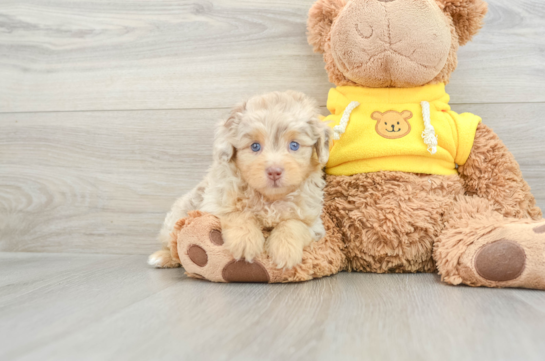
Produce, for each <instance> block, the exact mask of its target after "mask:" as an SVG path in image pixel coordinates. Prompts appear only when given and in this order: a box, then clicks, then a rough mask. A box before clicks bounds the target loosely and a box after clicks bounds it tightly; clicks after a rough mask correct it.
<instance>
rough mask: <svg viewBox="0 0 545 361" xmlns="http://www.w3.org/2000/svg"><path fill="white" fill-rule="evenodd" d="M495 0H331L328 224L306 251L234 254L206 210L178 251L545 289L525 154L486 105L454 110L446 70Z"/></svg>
mask: <svg viewBox="0 0 545 361" xmlns="http://www.w3.org/2000/svg"><path fill="white" fill-rule="evenodd" d="M486 11H487V5H486V3H485V2H484V1H482V0H348V1H345V0H318V1H317V2H316V3H315V4H314V6H313V7H312V9H311V10H310V14H309V20H308V40H309V43H310V44H311V45H312V46H313V47H314V50H315V51H317V52H319V53H322V54H323V57H324V61H325V63H326V67H325V68H326V71H327V72H328V74H329V79H330V81H331V82H332V83H334V84H335V85H336V86H337V88H333V89H331V90H330V93H329V97H328V104H327V105H328V109H329V110H330V112H331V115H330V116H328V117H327V118H326V120H327V121H329V122H330V125H331V126H332V128H333V131H334V141H333V144H332V147H331V156H330V159H329V162H328V164H327V167H326V173H327V185H326V188H325V202H324V212H323V216H322V218H323V221H324V225H325V228H326V231H327V235H326V237H324V238H323V239H322V240H321V241H319V242H316V243H315V244H313V245H312V246H311V247H309V248H308V249H306V251H305V253H304V257H303V263H302V264H300V265H298V266H296V267H294V268H293V269H290V270H279V269H276V268H275V267H274V266H273V265H272V263H271V262H270V260H269V259H268V258H267V256H266V255H263V256H261V257H258V258H257V259H256V260H255V261H254V262H253V263H251V264H250V263H246V262H245V261H235V260H233V258H232V256H231V255H230V254H229V253H228V252H227V251H226V250H225V249H223V247H222V246H221V244H222V240H221V233H220V227H219V221H218V220H217V219H216V218H215V217H213V216H210V215H207V214H203V213H201V212H193V213H191V214H190V216H189V217H188V218H185V219H182V220H180V221H179V222H178V224H177V227H176V230H175V232H174V233H173V238H172V243H171V250H172V251H173V253H174V256H175V258H177V259H180V260H181V263H182V265H183V266H184V268H185V269H186V271H187V272H188V274H189V275H190V276H193V277H199V278H206V279H209V280H211V281H217V282H237V281H248V282H252V281H253V282H295V281H305V280H310V279H313V278H319V277H323V276H328V275H332V274H335V273H337V272H340V271H359V272H377V273H388V272H395V273H399V272H436V271H438V272H439V274H441V276H442V280H443V281H444V282H447V283H450V284H455V285H456V284H460V283H464V284H467V285H471V286H488V287H525V288H536V289H545V222H543V219H542V218H541V211H540V209H539V208H538V207H536V204H535V199H534V197H533V196H532V194H531V193H530V187H529V186H528V184H527V183H526V182H525V181H524V179H523V178H522V174H521V171H520V169H519V166H518V164H517V162H516V161H515V159H514V157H513V155H512V154H511V153H510V152H509V151H508V149H507V148H506V147H505V145H504V144H503V143H502V142H501V140H500V139H499V138H498V137H497V136H496V134H494V132H493V131H492V130H491V129H490V128H489V127H487V126H486V125H484V124H483V123H482V122H481V119H480V118H479V117H478V116H475V115H473V114H469V113H464V114H457V113H455V112H453V111H451V109H450V106H449V104H448V101H449V96H448V94H447V93H446V92H445V83H447V82H448V81H449V77H450V74H451V73H452V72H453V71H454V69H455V68H456V65H457V57H456V53H457V50H458V47H459V46H460V45H464V44H466V43H467V42H468V41H469V40H471V38H472V37H473V36H474V35H475V34H476V33H477V32H478V30H479V29H480V28H481V26H482V20H483V17H484V15H485V13H486Z"/></svg>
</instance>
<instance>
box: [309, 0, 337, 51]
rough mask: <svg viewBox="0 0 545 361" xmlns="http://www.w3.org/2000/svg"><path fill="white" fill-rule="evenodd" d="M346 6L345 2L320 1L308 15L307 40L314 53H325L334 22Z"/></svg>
mask: <svg viewBox="0 0 545 361" xmlns="http://www.w3.org/2000/svg"><path fill="white" fill-rule="evenodd" d="M345 5H346V1H345V0H318V1H316V3H314V5H312V7H311V8H310V11H309V13H308V21H307V39H308V43H309V44H310V45H312V47H313V48H314V51H315V52H317V53H323V52H324V47H325V44H326V42H327V39H328V37H329V32H330V31H331V25H332V24H333V20H335V18H337V16H339V14H340V13H341V10H342V9H343V7H344V6H345Z"/></svg>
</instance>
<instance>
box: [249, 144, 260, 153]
mask: <svg viewBox="0 0 545 361" xmlns="http://www.w3.org/2000/svg"><path fill="white" fill-rule="evenodd" d="M250 148H252V152H259V151H260V150H261V144H259V143H254V144H252V145H251V147H250Z"/></svg>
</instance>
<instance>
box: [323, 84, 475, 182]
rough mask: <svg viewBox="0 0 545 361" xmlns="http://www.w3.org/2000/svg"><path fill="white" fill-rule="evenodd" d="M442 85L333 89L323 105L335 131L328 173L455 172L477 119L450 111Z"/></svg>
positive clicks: (470, 143)
mask: <svg viewBox="0 0 545 361" xmlns="http://www.w3.org/2000/svg"><path fill="white" fill-rule="evenodd" d="M449 99H450V97H449V95H448V94H447V93H446V92H445V85H444V84H434V85H426V86H423V87H418V88H404V89H402V88H401V89H400V88H378V89H374V88H363V87H355V86H343V87H337V88H334V89H331V90H330V91H329V97H328V100H327V108H328V109H329V111H330V112H331V115H329V116H328V117H326V118H325V119H324V121H328V122H329V125H330V126H331V127H332V128H333V130H334V140H333V144H332V147H331V150H330V157H329V162H328V163H327V166H326V172H327V173H328V174H333V175H352V174H357V173H369V172H377V171H401V172H411V173H426V174H443V175H447V174H457V170H456V168H457V167H456V164H458V165H463V164H465V162H466V160H467V158H468V157H469V153H470V152H471V148H472V147H473V141H474V139H475V132H476V129H477V125H478V124H479V123H480V122H481V118H480V117H478V116H476V115H473V114H470V113H463V114H457V113H455V112H453V111H451V110H450V106H449V104H448V102H449Z"/></svg>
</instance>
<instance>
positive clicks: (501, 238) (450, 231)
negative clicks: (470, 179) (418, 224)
mask: <svg viewBox="0 0 545 361" xmlns="http://www.w3.org/2000/svg"><path fill="white" fill-rule="evenodd" d="M434 259H435V261H436V264H437V269H438V271H439V273H440V274H441V278H442V280H443V281H445V282H447V283H450V284H454V285H456V284H460V283H464V284H467V285H470V286H487V287H522V288H533V289H545V221H544V220H543V219H541V220H539V221H536V220H533V219H531V218H524V219H516V218H506V217H504V216H502V215H501V214H500V213H499V212H497V211H496V210H495V209H494V205H493V204H492V202H490V201H488V200H486V199H483V198H479V197H474V196H473V197H472V196H460V197H458V198H457V201H456V202H455V204H454V206H453V209H452V210H451V212H449V215H448V216H446V222H445V229H444V230H443V232H442V234H441V235H440V237H439V238H438V240H437V242H436V243H435V245H434Z"/></svg>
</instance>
